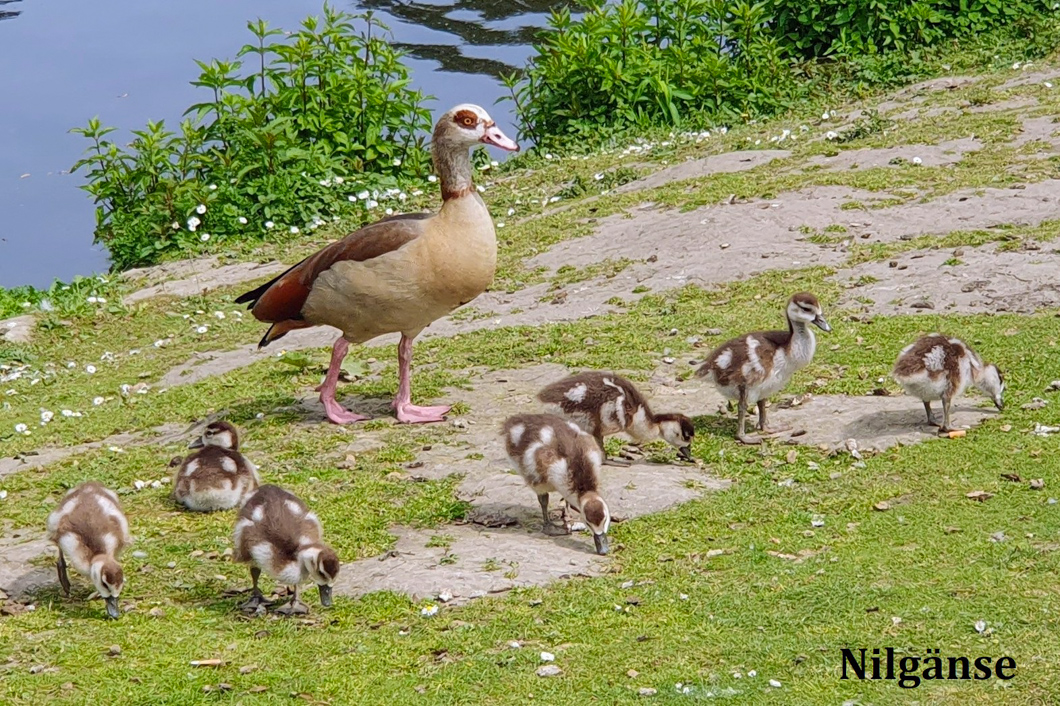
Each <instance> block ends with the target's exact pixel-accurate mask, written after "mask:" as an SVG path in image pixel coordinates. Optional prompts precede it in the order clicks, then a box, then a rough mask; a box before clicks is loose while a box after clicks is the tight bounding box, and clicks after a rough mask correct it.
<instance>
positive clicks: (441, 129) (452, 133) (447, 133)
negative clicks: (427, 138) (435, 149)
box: [432, 103, 519, 152]
mask: <svg viewBox="0 0 1060 706" xmlns="http://www.w3.org/2000/svg"><path fill="white" fill-rule="evenodd" d="M432 141H433V143H434V144H435V145H441V146H446V147H453V148H463V149H471V148H472V147H474V146H475V145H477V144H479V143H481V144H485V145H493V146H494V147H499V148H500V149H502V150H508V151H509V152H518V151H519V145H517V144H516V143H515V141H514V140H512V139H511V138H509V137H508V136H507V135H505V134H504V133H503V132H501V129H500V128H499V127H497V123H495V122H494V121H493V118H491V117H490V115H489V113H487V112H486V111H485V110H484V109H483V108H481V107H479V106H477V105H472V104H471V103H462V104H460V105H458V106H456V107H455V108H451V109H449V110H448V111H446V113H445V114H444V115H443V116H442V117H441V118H439V119H438V123H437V124H436V125H435V126H434V136H433V138H432Z"/></svg>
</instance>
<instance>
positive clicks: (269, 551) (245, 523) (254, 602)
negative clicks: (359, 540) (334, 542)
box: [233, 485, 339, 615]
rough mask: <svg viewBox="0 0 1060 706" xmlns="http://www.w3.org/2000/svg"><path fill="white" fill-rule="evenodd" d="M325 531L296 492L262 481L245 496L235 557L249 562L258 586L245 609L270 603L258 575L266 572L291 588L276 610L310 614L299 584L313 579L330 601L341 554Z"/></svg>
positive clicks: (322, 597)
mask: <svg viewBox="0 0 1060 706" xmlns="http://www.w3.org/2000/svg"><path fill="white" fill-rule="evenodd" d="M322 532H323V530H322V529H321V527H320V520H319V519H318V518H317V516H316V514H315V513H313V512H310V510H309V508H308V507H306V504H305V503H304V502H302V501H301V500H299V499H298V497H297V496H295V495H294V494H293V493H290V492H288V491H286V490H284V489H283V488H280V487H279V486H275V485H263V486H261V487H260V488H258V489H257V490H256V491H254V493H253V494H252V495H251V496H250V497H248V498H247V501H246V503H245V504H244V505H243V508H242V509H241V510H240V511H239V519H238V521H237V522H236V529H235V533H234V537H233V540H234V541H233V544H234V546H235V551H234V553H233V559H234V560H235V561H237V562H241V563H246V564H250V578H251V580H252V581H253V583H254V585H253V588H252V593H251V597H250V600H249V601H247V602H246V603H244V604H243V605H242V606H241V607H242V608H243V609H244V610H257V609H258V608H259V607H261V606H265V605H268V602H267V601H266V600H265V598H264V596H263V595H262V593H261V589H260V588H259V587H258V579H259V578H260V577H261V572H262V571H264V572H265V573H266V574H267V575H268V576H270V577H271V578H273V579H274V580H276V581H278V582H280V583H283V584H286V585H288V586H293V587H294V588H293V597H292V598H291V600H290V602H288V603H286V604H285V605H283V606H281V607H280V608H277V609H276V612H277V613H282V614H285V615H293V614H295V613H308V612H309V607H308V606H306V604H305V603H303V602H302V599H301V594H300V587H301V585H302V584H303V583H305V582H306V581H312V582H313V583H315V584H316V585H317V587H318V588H319V590H320V604H321V605H322V606H325V607H327V606H330V605H331V586H332V584H334V583H335V577H336V576H338V574H339V557H338V555H336V554H335V550H334V549H332V548H331V547H329V546H328V545H326V544H324V543H323V541H321V535H322Z"/></svg>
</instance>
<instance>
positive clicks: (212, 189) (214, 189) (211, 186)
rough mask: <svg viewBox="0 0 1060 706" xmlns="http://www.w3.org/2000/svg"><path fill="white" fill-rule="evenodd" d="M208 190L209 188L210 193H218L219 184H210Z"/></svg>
mask: <svg viewBox="0 0 1060 706" xmlns="http://www.w3.org/2000/svg"><path fill="white" fill-rule="evenodd" d="M206 188H208V189H209V190H210V191H217V184H210V185H209V186H208V187H206Z"/></svg>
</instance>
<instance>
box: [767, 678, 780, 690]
mask: <svg viewBox="0 0 1060 706" xmlns="http://www.w3.org/2000/svg"><path fill="white" fill-rule="evenodd" d="M769 685H770V686H771V687H773V688H774V689H779V688H780V682H778V681H777V680H776V679H770V680H769Z"/></svg>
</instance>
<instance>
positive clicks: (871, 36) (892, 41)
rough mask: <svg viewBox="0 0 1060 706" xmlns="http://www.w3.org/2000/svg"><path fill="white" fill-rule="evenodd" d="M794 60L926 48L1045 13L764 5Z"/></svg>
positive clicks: (954, 0)
mask: <svg viewBox="0 0 1060 706" xmlns="http://www.w3.org/2000/svg"><path fill="white" fill-rule="evenodd" d="M766 2H767V8H768V9H767V11H768V13H769V14H770V15H771V16H772V17H773V22H772V23H771V26H772V27H773V28H774V29H775V30H776V32H777V33H778V34H779V35H780V37H781V39H782V41H783V44H784V47H785V48H786V49H787V50H789V51H790V52H791V53H792V55H794V56H798V57H801V58H815V57H821V56H828V55H835V56H838V57H843V58H849V57H855V56H858V55H863V54H878V53H882V52H887V51H908V50H910V49H913V48H915V47H922V46H930V45H932V44H935V43H936V42H938V41H939V40H941V39H944V38H956V37H966V36H970V35H973V34H979V33H983V32H988V31H990V30H993V29H996V28H1002V27H1006V26H1009V25H1011V24H1012V23H1013V22H1016V21H1018V20H1020V19H1021V18H1028V17H1034V16H1039V15H1041V14H1043V13H1046V12H1048V11H1049V8H1050V5H1049V4H1047V3H1046V2H1045V1H1044V0H934V1H933V0H915V1H913V2H910V0H766Z"/></svg>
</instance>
